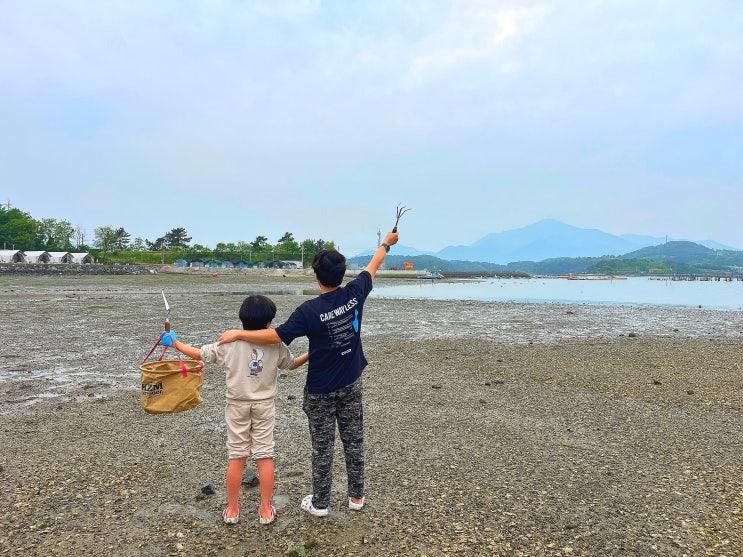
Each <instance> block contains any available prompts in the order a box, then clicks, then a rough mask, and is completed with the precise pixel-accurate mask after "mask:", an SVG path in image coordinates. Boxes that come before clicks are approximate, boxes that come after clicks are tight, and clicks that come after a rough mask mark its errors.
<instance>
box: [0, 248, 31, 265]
mask: <svg viewBox="0 0 743 557" xmlns="http://www.w3.org/2000/svg"><path fill="white" fill-rule="evenodd" d="M25 262H26V258H25V257H24V256H23V252H22V251H19V250H17V249H2V250H0V263H25Z"/></svg>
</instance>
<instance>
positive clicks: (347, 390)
mask: <svg viewBox="0 0 743 557" xmlns="http://www.w3.org/2000/svg"><path fill="white" fill-rule="evenodd" d="M361 395H362V384H361V378H360V377H359V379H357V380H356V382H354V383H351V384H350V385H348V386H347V387H343V388H342V389H338V390H337V391H333V392H332V393H328V394H312V393H308V392H307V391H305V393H304V403H303V405H302V408H303V409H304V413H305V414H307V420H308V422H309V425H310V440H311V441H312V489H313V494H314V495H313V497H312V504H313V505H314V506H315V508H317V509H326V508H328V507H329V506H330V488H331V485H332V482H333V448H334V445H335V425H336V423H337V424H338V432H339V433H340V436H341V442H342V443H343V453H344V455H345V457H346V473H347V474H348V496H349V497H358V498H361V497H363V496H364V409H363V405H362V400H361V398H362V396H361Z"/></svg>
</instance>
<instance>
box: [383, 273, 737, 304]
mask: <svg viewBox="0 0 743 557" xmlns="http://www.w3.org/2000/svg"><path fill="white" fill-rule="evenodd" d="M372 295H373V296H374V297H377V298H383V299H425V300H477V301H482V302H531V303H566V304H572V303H586V304H620V305H656V306H682V307H703V308H710V309H712V308H714V309H728V310H743V281H738V280H736V281H731V282H728V281H724V280H721V281H715V280H710V281H700V280H696V281H682V280H679V281H673V280H670V279H661V278H647V277H632V278H626V279H599V280H568V279H566V278H529V279H483V280H457V281H447V280H439V281H431V280H419V281H417V282H415V283H411V284H397V285H390V286H380V287H378V288H375V289H374V291H373V294H372Z"/></svg>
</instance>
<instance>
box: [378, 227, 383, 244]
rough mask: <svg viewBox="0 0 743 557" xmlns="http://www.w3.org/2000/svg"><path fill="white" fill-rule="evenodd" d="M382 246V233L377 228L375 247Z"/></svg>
mask: <svg viewBox="0 0 743 557" xmlns="http://www.w3.org/2000/svg"><path fill="white" fill-rule="evenodd" d="M381 245H382V231H381V230H380V229H379V228H377V247H379V246H381Z"/></svg>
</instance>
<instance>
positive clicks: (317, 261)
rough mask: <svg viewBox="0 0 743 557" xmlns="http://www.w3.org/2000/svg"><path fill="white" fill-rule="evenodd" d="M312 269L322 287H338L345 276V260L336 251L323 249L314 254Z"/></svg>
mask: <svg viewBox="0 0 743 557" xmlns="http://www.w3.org/2000/svg"><path fill="white" fill-rule="evenodd" d="M312 269H313V270H314V271H315V276H316V277H317V280H319V281H320V284H322V285H323V286H328V287H330V288H333V287H335V286H340V284H341V282H343V275H345V274H346V258H345V257H343V254H342V253H340V252H339V251H337V250H334V249H324V250H322V251H319V252H317V253H316V254H315V258H314V259H313V260H312Z"/></svg>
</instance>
